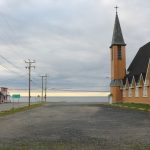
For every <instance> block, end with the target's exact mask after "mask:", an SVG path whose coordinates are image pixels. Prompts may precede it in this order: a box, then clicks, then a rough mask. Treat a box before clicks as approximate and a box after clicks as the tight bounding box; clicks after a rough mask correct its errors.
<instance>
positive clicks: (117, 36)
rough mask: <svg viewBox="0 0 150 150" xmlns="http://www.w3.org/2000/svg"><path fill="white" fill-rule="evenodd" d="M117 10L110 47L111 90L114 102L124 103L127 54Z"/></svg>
mask: <svg viewBox="0 0 150 150" xmlns="http://www.w3.org/2000/svg"><path fill="white" fill-rule="evenodd" d="M115 8H116V18H115V24H114V30H113V37H112V43H111V46H110V52H111V83H110V89H111V94H112V102H122V96H123V95H122V93H123V92H122V89H121V87H122V86H123V83H122V80H123V79H124V77H125V75H126V56H125V55H126V54H125V53H126V52H125V46H126V44H125V42H124V39H123V35H122V31H121V26H120V22H119V17H118V13H117V8H118V7H117V6H116V7H115Z"/></svg>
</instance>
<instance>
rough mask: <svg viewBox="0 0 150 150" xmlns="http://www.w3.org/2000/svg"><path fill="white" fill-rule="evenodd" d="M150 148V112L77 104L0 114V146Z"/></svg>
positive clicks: (78, 149) (61, 149) (55, 149)
mask: <svg viewBox="0 0 150 150" xmlns="http://www.w3.org/2000/svg"><path fill="white" fill-rule="evenodd" d="M9 148H10V149H13V148H14V149H17V150H21V149H24V150H25V149H28V150H30V149H32V150H34V149H35V150H149V149H150V113H149V112H142V111H136V110H129V109H121V108H111V107H107V106H103V105H101V106H96V105H91V104H90V105H88V104H80V103H47V104H46V105H44V106H42V107H39V108H35V109H32V110H28V111H26V112H20V113H16V114H13V115H9V116H5V117H0V149H3V150H4V149H7V150H9Z"/></svg>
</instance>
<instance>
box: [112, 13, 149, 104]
mask: <svg viewBox="0 0 150 150" xmlns="http://www.w3.org/2000/svg"><path fill="white" fill-rule="evenodd" d="M110 55H111V58H110V59H111V82H110V90H111V96H112V102H113V103H117V102H129V103H144V104H150V42H149V43H147V44H145V45H144V46H142V47H141V48H140V49H139V51H138V52H137V54H136V55H135V58H134V59H133V61H132V62H131V64H130V65H129V68H128V69H126V43H125V41H124V38H123V34H122V30H121V26H120V21H119V17H118V13H117V11H116V17H115V24H114V30H113V36H112V42H111V45H110Z"/></svg>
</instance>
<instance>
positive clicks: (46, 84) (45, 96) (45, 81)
mask: <svg viewBox="0 0 150 150" xmlns="http://www.w3.org/2000/svg"><path fill="white" fill-rule="evenodd" d="M46 92H47V74H46V75H45V102H46Z"/></svg>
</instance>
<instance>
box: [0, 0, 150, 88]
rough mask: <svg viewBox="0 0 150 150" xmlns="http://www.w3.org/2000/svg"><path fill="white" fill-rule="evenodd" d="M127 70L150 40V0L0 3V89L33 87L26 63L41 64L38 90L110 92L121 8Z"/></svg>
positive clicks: (34, 73)
mask: <svg viewBox="0 0 150 150" xmlns="http://www.w3.org/2000/svg"><path fill="white" fill-rule="evenodd" d="M116 4H117V5H118V6H119V10H118V11H119V19H120V23H121V27H122V31H123V36H124V40H125V42H126V44H127V47H126V53H127V67H128V66H129V64H130V63H131V61H132V59H133V58H134V56H135V54H136V52H137V51H138V49H139V48H140V47H141V46H143V45H144V44H146V43H147V42H149V37H150V9H149V8H150V1H149V0H143V1H141V0H132V1H131V0H118V1H116V0H0V72H1V73H0V86H7V87H9V88H28V70H27V69H25V66H26V64H25V62H24V60H28V59H31V60H36V63H35V64H34V65H35V66H36V68H35V70H34V69H32V87H33V88H40V86H41V78H40V77H39V76H40V75H44V74H48V76H49V77H48V88H49V89H52V88H53V89H74V90H77V89H78V90H109V88H108V87H109V80H110V79H109V77H110V50H109V46H110V44H111V39H112V32H113V26H114V19H115V9H114V6H115V5H116Z"/></svg>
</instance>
